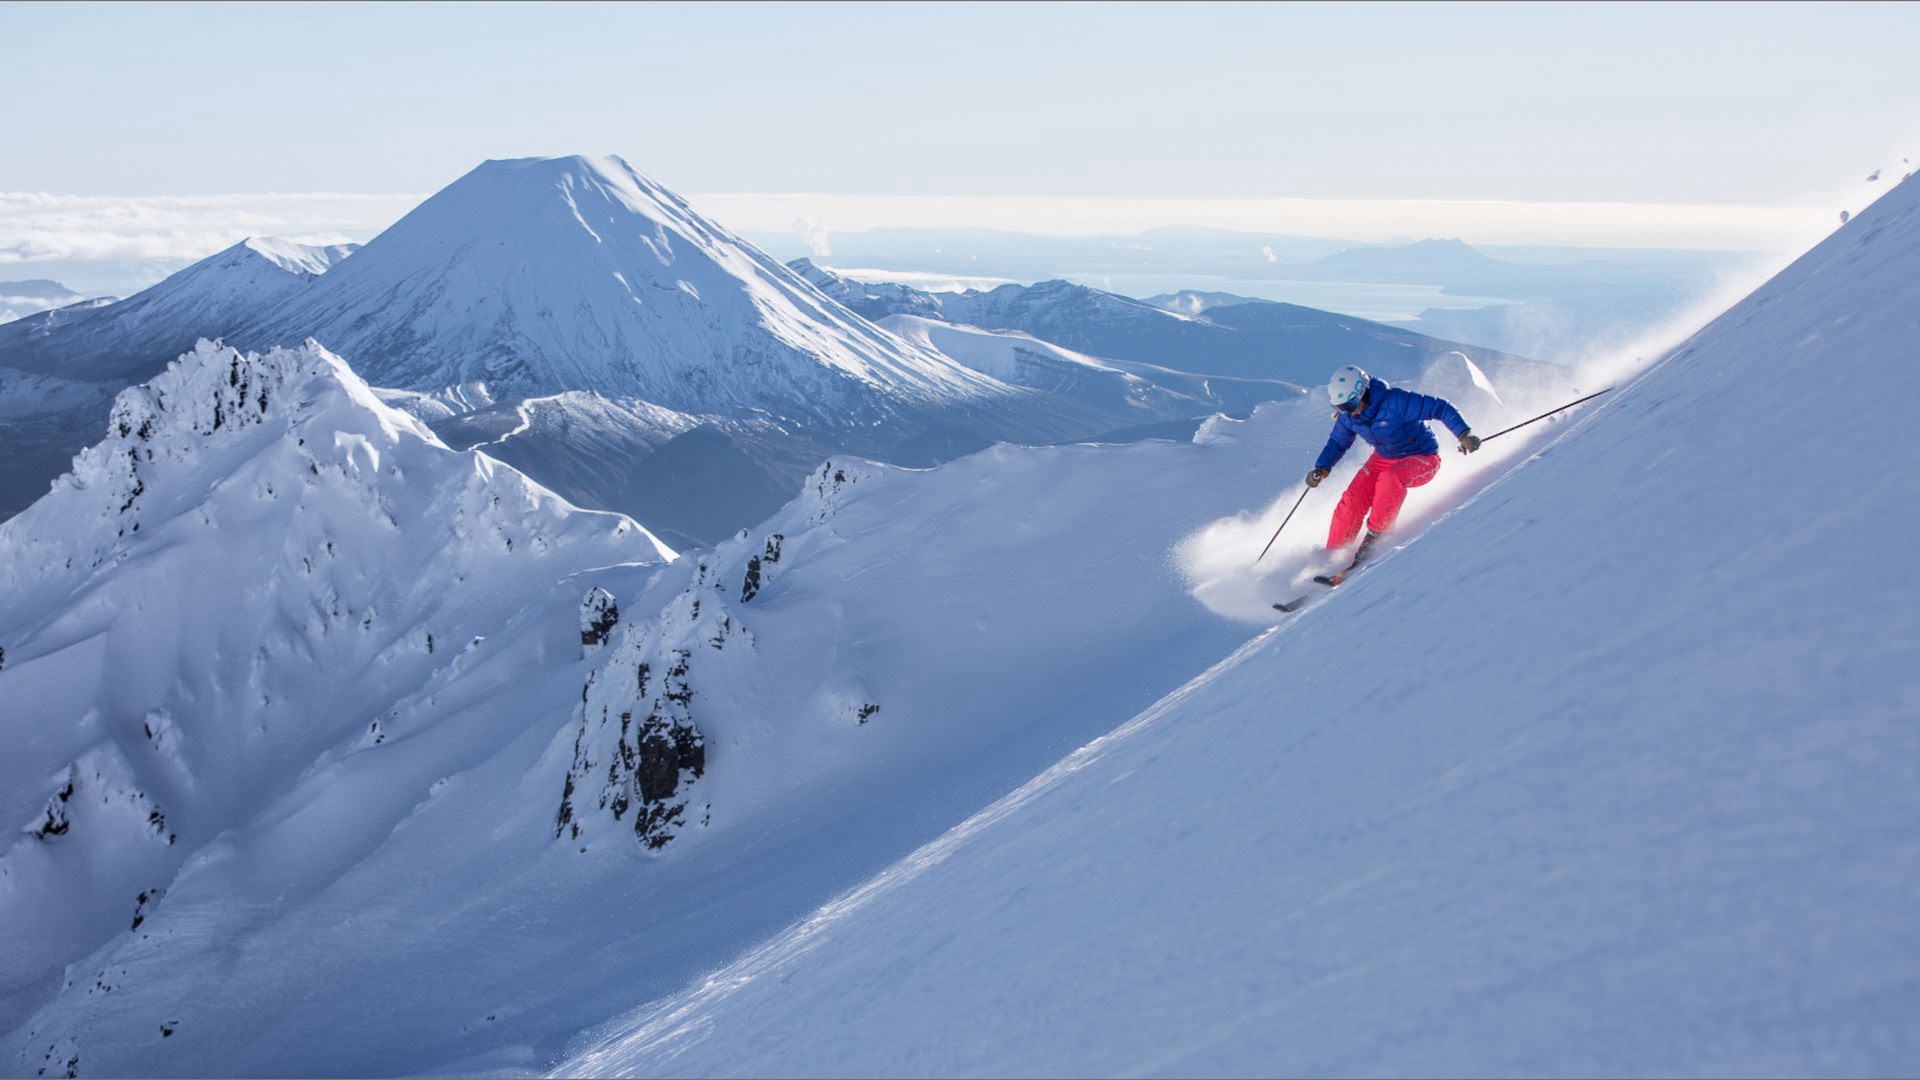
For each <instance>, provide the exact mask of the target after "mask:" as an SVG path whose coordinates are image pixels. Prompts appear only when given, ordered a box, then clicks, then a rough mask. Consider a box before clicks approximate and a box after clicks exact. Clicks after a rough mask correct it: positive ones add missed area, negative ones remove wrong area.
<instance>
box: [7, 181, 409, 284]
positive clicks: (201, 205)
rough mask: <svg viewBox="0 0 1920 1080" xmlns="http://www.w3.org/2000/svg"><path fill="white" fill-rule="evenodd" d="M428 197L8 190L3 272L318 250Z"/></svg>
mask: <svg viewBox="0 0 1920 1080" xmlns="http://www.w3.org/2000/svg"><path fill="white" fill-rule="evenodd" d="M420 200H421V197H420V196H418V195H348V194H338V193H328V192H309V193H289V194H266V195H50V194H46V193H40V192H0V266H4V265H8V264H16V265H17V264H29V266H30V264H33V263H41V262H78V261H128V262H131V261H141V260H149V261H182V260H192V259H198V258H201V257H203V256H206V255H210V254H212V253H213V252H215V251H218V250H220V249H221V248H224V247H228V246H230V245H232V244H235V243H238V242H239V241H241V240H244V239H246V238H247V237H249V236H279V237H285V238H287V239H290V240H298V241H301V242H303V243H314V244H339V243H346V242H349V241H363V240H367V239H369V238H371V237H372V236H373V235H374V234H375V233H378V232H379V231H380V230H382V229H384V228H386V227H387V226H388V225H391V224H392V223H393V222H394V221H395V220H396V219H397V218H399V217H400V216H401V215H402V214H405V213H406V212H407V211H408V210H411V209H412V208H413V207H414V206H416V205H418V204H419V203H420ZM23 268H25V267H23Z"/></svg>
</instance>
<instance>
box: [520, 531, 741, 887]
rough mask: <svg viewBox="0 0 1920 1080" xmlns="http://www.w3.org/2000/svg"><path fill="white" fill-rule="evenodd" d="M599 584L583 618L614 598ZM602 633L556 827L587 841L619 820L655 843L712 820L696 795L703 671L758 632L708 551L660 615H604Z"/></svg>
mask: <svg viewBox="0 0 1920 1080" xmlns="http://www.w3.org/2000/svg"><path fill="white" fill-rule="evenodd" d="M594 592H595V593H599V594H601V595H605V596H606V599H605V600H604V601H598V600H597V599H596V597H595V595H594V593H590V594H588V600H587V606H586V607H585V608H583V624H584V623H585V621H586V620H587V618H588V617H589V613H590V612H599V611H603V610H612V602H613V598H612V597H611V596H610V595H606V594H605V593H604V592H603V591H602V590H599V589H596V590H595V591H594ZM603 605H604V606H603ZM616 621H617V620H616ZM604 633H605V634H606V635H607V636H608V644H607V645H606V646H605V648H606V660H605V661H604V662H603V663H602V664H601V665H600V666H599V667H598V668H596V669H594V671H593V672H592V673H591V674H590V675H589V676H588V677H587V684H586V686H585V687H584V688H583V689H582V690H581V694H580V705H579V709H578V714H577V715H578V725H577V727H576V729H575V731H574V739H573V756H572V762H571V763H570V764H569V766H568V768H567V774H566V778H565V779H564V780H563V781H562V788H561V794H560V807H559V810H558V811H557V812H556V814H555V816H554V836H555V837H556V838H561V839H566V840H571V841H574V842H576V843H578V844H580V845H581V849H582V850H585V846H586V842H587V841H588V840H590V839H591V834H592V833H594V832H595V831H596V830H604V829H606V827H607V826H610V825H618V826H619V827H620V828H621V829H624V830H628V831H630V832H631V833H632V835H633V837H634V838H635V840H637V841H638V842H639V844H640V846H641V847H642V848H644V849H646V850H649V851H654V850H658V849H660V848H663V847H665V846H666V845H667V844H668V843H670V842H671V841H672V840H673V839H674V838H675V837H676V836H678V835H680V834H681V833H682V832H684V831H685V830H686V829H688V828H690V827H692V826H694V825H700V824H705V822H706V820H707V815H708V807H707V806H706V805H705V804H703V803H699V802H697V800H696V796H697V784H698V781H699V780H700V778H701V777H702V776H704V775H705V774H706V768H707V751H706V738H705V736H704V735H702V734H701V731H700V727H699V724H698V723H697V721H696V719H695V717H696V713H697V706H696V701H697V699H698V691H697V690H696V689H695V683H696V681H697V672H698V671H700V670H701V669H702V668H703V666H704V665H706V664H707V663H709V662H710V661H709V659H708V658H709V657H712V656H713V655H714V654H715V653H720V652H725V651H727V650H729V649H736V648H741V647H744V648H747V649H751V648H752V647H753V635H752V634H751V633H749V632H748V631H747V629H746V628H745V627H744V626H742V625H741V624H740V623H739V621H738V620H736V619H735V618H734V617H733V614H732V613H731V612H730V611H728V610H727V605H726V600H725V597H724V595H723V592H722V587H721V580H720V575H719V574H718V573H717V572H715V571H714V570H713V568H712V567H711V566H710V565H709V564H708V563H706V562H704V561H703V562H701V563H699V564H698V565H697V566H696V567H695V568H694V572H693V579H692V581H691V582H689V583H688V585H687V587H686V588H685V589H684V590H683V591H682V592H681V593H680V594H679V595H677V596H675V597H674V599H673V600H672V601H670V602H669V603H668V604H667V606H666V607H665V608H664V609H663V610H662V611H661V613H660V614H659V615H658V616H656V617H654V618H652V619H649V620H646V621H644V622H639V623H627V624H620V625H617V626H616V625H615V623H614V622H608V623H607V624H606V627H605V630H604ZM584 637H585V634H584V632H583V640H584ZM598 648H601V646H590V647H589V651H594V650H596V649H598Z"/></svg>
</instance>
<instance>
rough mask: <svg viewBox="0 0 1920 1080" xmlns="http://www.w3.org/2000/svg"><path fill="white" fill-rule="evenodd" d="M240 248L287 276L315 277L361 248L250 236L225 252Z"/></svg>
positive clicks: (358, 246)
mask: <svg viewBox="0 0 1920 1080" xmlns="http://www.w3.org/2000/svg"><path fill="white" fill-rule="evenodd" d="M243 248H244V249H245V250H247V251H251V252H253V253H254V254H255V255H258V256H260V257H261V258H263V259H266V260H267V261H268V262H270V263H272V264H274V265H275V266H278V267H279V268H280V269H282V270H285V271H288V272H289V273H295V274H312V275H318V274H324V273H326V272H327V271H328V270H329V269H331V268H332V267H333V265H334V264H335V263H337V262H339V261H340V260H341V259H344V258H346V257H347V256H349V255H351V254H353V253H354V252H355V251H358V250H359V249H360V245H359V244H301V243H297V242H295V241H292V240H282V239H280V238H279V237H275V236H250V237H248V238H247V239H245V240H242V241H241V242H240V243H238V244H236V245H234V246H233V247H231V248H229V249H227V250H229V251H235V252H237V251H239V250H241V249H243Z"/></svg>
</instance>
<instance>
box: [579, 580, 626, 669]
mask: <svg viewBox="0 0 1920 1080" xmlns="http://www.w3.org/2000/svg"><path fill="white" fill-rule="evenodd" d="M619 622H620V605H619V604H618V603H617V602H615V600H614V599H613V594H612V593H610V592H608V591H607V590H605V589H602V588H600V587H599V586H597V585H596V586H594V587H593V589H592V591H590V592H588V593H587V598H586V599H585V600H582V601H581V602H580V647H581V648H582V649H583V650H584V652H585V654H586V655H589V656H591V655H592V654H593V653H594V652H595V651H596V650H598V649H599V648H600V646H602V645H604V644H606V642H607V637H608V636H609V635H611V634H612V633H613V628H614V627H615V626H616V625H618V624H619Z"/></svg>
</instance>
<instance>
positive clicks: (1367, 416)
mask: <svg viewBox="0 0 1920 1080" xmlns="http://www.w3.org/2000/svg"><path fill="white" fill-rule="evenodd" d="M1367 393H1368V394H1369V395H1370V396H1369V397H1368V399H1367V407H1366V408H1364V409H1361V410H1360V411H1359V412H1357V413H1351V414H1349V413H1335V414H1334V417H1333V434H1332V435H1330V436H1328V437H1327V448H1326V449H1325V450H1322V451H1320V460H1318V461H1316V462H1314V466H1315V467H1316V468H1321V469H1331V468H1333V467H1334V465H1335V464H1337V463H1338V462H1339V461H1340V459H1341V458H1342V457H1343V456H1345V455H1346V452H1347V448H1348V447H1350V446H1352V445H1353V437H1354V436H1356V435H1358V436H1359V437H1360V438H1362V439H1364V440H1366V442H1367V445H1369V446H1371V447H1373V449H1374V452H1375V453H1377V454H1379V455H1380V456H1381V457H1383V458H1403V457H1407V456H1409V455H1412V454H1437V453H1439V452H1440V444H1439V443H1438V442H1435V441H1434V438H1433V432H1431V431H1428V430H1427V421H1429V420H1438V421H1440V422H1441V423H1443V424H1445V425H1447V430H1448V431H1451V432H1453V434H1454V436H1455V437H1458V436H1461V435H1464V434H1466V432H1467V422H1466V421H1465V420H1464V419H1462V418H1461V416H1460V410H1459V409H1456V408H1454V407H1453V402H1451V401H1448V400H1447V399H1446V398H1437V397H1428V396H1427V395H1425V394H1416V393H1414V392H1413V391H1411V390H1401V389H1399V388H1398V387H1394V386H1388V385H1387V381H1386V380H1385V379H1375V380H1373V383H1372V386H1371V388H1370V389H1368V391H1367Z"/></svg>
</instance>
